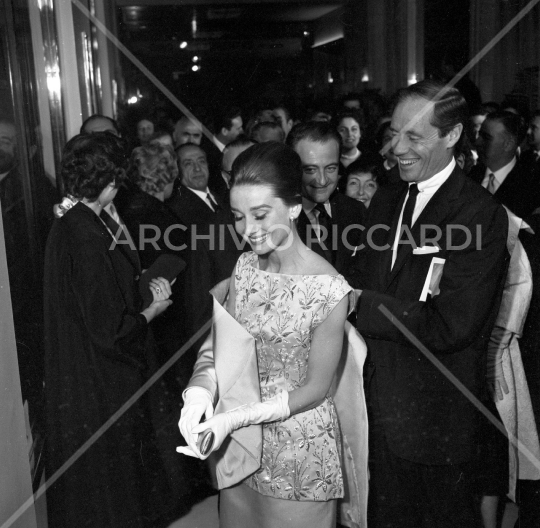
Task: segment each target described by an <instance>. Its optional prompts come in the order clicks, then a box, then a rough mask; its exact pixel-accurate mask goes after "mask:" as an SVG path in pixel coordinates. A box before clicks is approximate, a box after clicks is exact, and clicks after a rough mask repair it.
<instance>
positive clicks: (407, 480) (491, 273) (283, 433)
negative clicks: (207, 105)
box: [0, 81, 540, 528]
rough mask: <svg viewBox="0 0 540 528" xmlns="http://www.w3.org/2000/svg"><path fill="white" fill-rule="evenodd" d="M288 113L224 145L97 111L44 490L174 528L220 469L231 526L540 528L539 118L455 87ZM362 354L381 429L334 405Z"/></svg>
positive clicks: (73, 167) (426, 85)
mask: <svg viewBox="0 0 540 528" xmlns="http://www.w3.org/2000/svg"><path fill="white" fill-rule="evenodd" d="M368 95H369V94H368ZM375 103H377V104H375ZM265 106H266V107H265V108H259V109H258V110H257V111H256V112H254V113H253V115H252V116H245V115H244V114H243V113H242V111H241V109H240V108H230V109H226V110H225V111H223V112H220V115H218V116H216V117H215V119H214V120H213V127H211V128H212V132H213V134H212V135H208V134H207V133H206V128H205V127H203V126H202V124H201V123H200V122H199V121H198V120H197V119H195V118H194V117H193V116H192V115H191V114H190V115H189V116H187V115H182V116H180V117H179V118H178V119H176V121H174V120H172V119H171V118H170V117H169V116H167V115H165V116H164V115H160V118H159V119H154V116H152V115H145V116H144V117H143V118H141V119H140V120H139V121H138V122H137V124H136V127H135V129H134V130H133V133H132V134H126V133H125V131H123V130H122V129H121V128H120V127H119V125H118V124H117V123H116V121H115V120H113V119H112V118H110V117H106V116H103V115H93V116H91V117H89V118H88V119H86V120H85V121H84V123H83V124H82V126H81V130H80V134H78V135H77V136H75V137H74V138H72V139H71V140H70V141H69V142H68V143H67V145H66V147H65V150H64V155H63V159H62V167H61V178H62V182H63V189H64V194H65V196H64V197H63V200H62V201H61V203H60V204H58V206H57V207H56V208H55V215H56V217H57V218H56V220H55V221H54V223H53V226H52V229H51V231H50V234H49V237H48V242H47V250H46V256H45V275H44V281H45V282H44V293H45V310H44V315H45V326H44V328H45V395H46V413H47V431H48V450H47V458H46V463H47V476H48V477H51V476H52V475H55V473H56V472H57V471H59V470H62V468H63V466H64V464H65V463H66V462H67V461H68V460H70V458H71V457H73V456H74V455H75V456H76V459H75V460H74V461H73V465H71V466H70V467H69V469H67V471H66V472H65V474H63V475H62V476H61V477H60V478H59V479H58V481H56V482H55V483H54V484H53V485H52V486H51V487H50V488H49V489H48V491H47V504H48V509H49V524H50V525H51V526H55V527H64V526H65V527H71V526H79V525H82V526H96V527H98V526H99V527H105V526H111V527H113V526H114V527H119V526H126V527H127V526H129V527H139V526H140V527H150V526H152V527H154V526H167V523H169V522H170V521H171V520H172V519H174V518H175V516H179V515H180V514H182V513H183V512H184V511H185V509H186V508H188V507H189V506H190V505H191V504H192V503H193V501H194V500H196V497H201V496H204V495H205V494H208V493H212V489H213V486H216V482H215V480H214V483H213V484H212V477H211V476H210V469H209V468H213V471H215V467H216V464H217V465H218V473H219V472H220V471H221V472H222V473H224V474H227V478H226V479H225V477H223V480H222V481H221V483H220V479H219V478H218V482H217V486H218V487H219V488H220V489H221V492H220V519H221V520H220V525H221V526H224V527H227V528H228V527H244V526H246V527H247V526H261V527H282V526H294V527H303V526H306V527H308V526H309V527H312V526H318V527H326V526H327V527H331V526H335V525H336V523H342V524H343V525H346V526H369V527H371V528H383V527H384V528H389V527H394V526H395V527H400V528H402V527H411V528H413V527H414V528H418V527H428V526H429V527H430V528H431V527H438V528H439V527H440V528H442V527H463V528H465V527H467V528H469V527H472V526H477V525H481V526H484V528H496V526H497V522H498V520H497V519H498V517H499V521H500V516H501V514H500V510H501V508H502V507H503V506H504V500H501V499H502V498H504V497H505V496H507V495H508V496H509V497H510V498H511V499H512V500H514V501H516V502H517V503H518V504H519V507H520V513H519V515H520V517H519V519H520V526H521V527H523V528H527V527H529V526H536V523H537V519H538V518H539V517H538V516H539V515H540V506H539V504H540V486H539V485H538V484H539V483H540V460H539V457H540V446H539V442H538V432H537V424H538V419H539V416H540V415H539V411H540V384H539V379H540V363H539V361H538V357H539V354H538V346H539V342H540V341H539V339H540V324H539V322H538V321H539V317H538V313H539V312H538V311H539V306H540V304H539V294H540V277H539V273H540V253H539V249H538V248H539V247H540V244H539V238H538V237H539V230H540V112H535V113H534V114H532V115H531V116H528V115H524V113H523V112H522V111H521V113H520V111H519V110H520V109H517V108H513V107H510V106H508V105H506V106H504V105H498V104H495V103H488V104H484V105H481V106H478V107H472V108H470V109H469V108H468V106H467V103H466V101H465V99H464V98H463V96H462V95H461V94H460V92H459V91H458V90H457V89H455V88H449V87H446V86H445V85H443V84H440V83H438V82H435V81H421V82H419V83H417V84H415V85H412V86H409V87H408V88H404V89H402V90H400V91H399V92H398V93H397V94H396V95H395V96H394V97H393V98H392V104H391V105H390V104H389V105H384V104H383V103H382V102H381V101H379V100H378V99H377V100H376V101H375V102H374V100H373V97H371V96H366V95H365V94H349V95H348V96H346V97H344V98H342V99H341V100H340V101H339V104H337V105H336V107H335V108H330V107H325V108H315V107H314V108H311V109H310V111H309V112H307V113H306V116H305V119H297V116H296V115H293V114H292V113H291V112H290V111H289V109H288V108H287V107H286V106H284V105H282V104H277V103H276V104H274V105H265ZM2 126H3V125H2V123H0V130H1V127H2ZM1 183H2V182H0V184H1ZM210 292H211V293H212V294H213V295H211V294H210ZM216 303H218V304H222V305H223V306H224V308H225V311H226V312H227V313H228V315H229V316H231V319H230V321H229V323H228V326H229V330H230V331H231V332H233V331H234V332H236V334H231V335H235V336H237V339H238V350H236V348H235V347H234V346H231V344H230V343H229V344H228V345H227V344H226V343H224V342H223V338H221V340H220V334H219V333H217V330H216V324H217V323H216V322H215V318H216V310H217V309H218V308H217V307H216ZM213 318H214V329H213V330H211V323H212V320H213ZM351 325H352V326H351ZM353 327H354V328H353ZM212 335H213V338H212ZM359 336H361V337H359ZM235 339H236V338H235ZM344 339H345V344H346V345H347V343H348V345H347V346H348V352H346V350H347V346H345V348H344ZM241 343H243V344H244V345H241ZM242 346H245V347H247V348H246V350H248V349H249V350H252V351H253V354H254V356H253V357H252V360H253V359H254V360H255V365H256V368H255V370H254V372H255V374H254V376H255V378H254V377H253V375H249V374H248V373H247V371H248V370H249V369H247V368H246V369H245V370H242V369H241V370H242V373H241V374H239V375H238V378H239V380H240V381H238V380H235V382H236V383H242V384H243V385H242V387H244V389H243V391H244V394H242V391H240V393H239V394H240V396H239V398H238V399H236V400H235V399H231V398H230V395H229V399H228V400H227V401H226V402H225V399H226V396H227V394H228V393H227V391H228V389H227V390H226V389H225V387H229V386H232V384H231V383H230V382H225V381H224V380H225V379H227V376H230V371H232V370H233V369H234V368H236V367H235V366H236V364H237V362H238V357H235V354H240V350H241V349H242ZM249 347H251V348H249ZM221 350H223V351H221ZM248 352H249V351H248ZM248 352H246V354H247V355H246V358H247V357H250V356H249V353H248ZM242 353H243V352H242ZM346 353H348V354H350V355H351V357H356V358H357V361H358V363H359V364H362V363H363V362H364V359H365V364H364V366H363V373H362V372H359V374H358V383H360V385H361V386H362V383H363V384H364V385H363V386H364V389H365V393H364V390H360V391H353V390H352V389H351V394H350V399H351V400H355V403H356V404H358V405H359V408H360V409H362V408H365V409H366V410H367V419H368V422H369V428H368V427H367V425H366V423H365V422H364V421H362V417H361V415H358V416H351V414H352V413H350V412H349V413H348V412H347V411H346V410H345V411H342V410H341V408H340V404H339V403H337V400H336V403H334V399H333V396H332V395H333V392H332V391H333V390H334V388H335V385H336V384H337V385H339V383H340V381H339V380H340V379H342V377H343V369H341V368H340V361H343V356H344V355H345V354H346ZM220 354H221V355H220ZM366 355H367V358H366ZM246 364H249V361H247V360H246ZM228 371H229V372H228ZM192 374H193V376H192ZM252 374H253V372H252ZM149 380H150V381H149ZM336 380H337V381H336ZM249 387H251V389H252V390H250V389H249ZM333 387H334V388H333ZM242 395H243V399H242ZM364 398H365V400H364ZM231 400H232V401H231ZM364 401H365V403H364ZM351 405H353V404H352V403H351ZM180 408H181V409H182V410H181V417H180ZM351 408H352V407H351ZM479 408H481V409H487V410H488V411H489V412H488V413H487V414H488V415H489V416H490V417H493V418H494V420H490V418H488V417H486V416H485V415H484V414H483V413H482V412H481V411H480V410H479ZM205 418H206V421H205V422H204V423H200V422H201V420H204V419H205ZM179 419H180V422H179V430H178V427H177V425H176V422H178V420H179ZM350 422H354V426H356V427H357V429H349V427H350V425H349V423H350ZM359 424H360V425H359ZM512 424H514V425H512ZM350 430H361V431H364V433H365V435H366V445H365V446H364V445H363V444H359V445H362V449H361V451H363V452H364V454H365V457H366V458H365V460H364V459H363V458H361V457H360V459H359V460H360V462H359V463H358V464H357V465H359V466H362V464H364V465H366V464H367V465H368V467H369V475H370V477H369V486H368V485H367V484H366V485H363V486H361V489H356V488H354V486H352V485H351V484H350V482H351V481H352V482H363V481H362V480H361V479H359V478H357V475H356V476H354V475H353V476H351V474H350V470H349V469H347V468H346V464H345V462H344V459H345V458H347V457H348V455H349V451H348V450H349V449H350V445H349V442H350V441H352V440H351V438H352V437H351V438H349V436H347V435H348V434H349V433H348V431H350ZM504 430H506V431H507V436H508V434H509V435H510V441H509V440H508V438H507V437H505V435H504V433H503V432H501V431H504ZM343 431H345V432H343ZM368 431H369V435H368ZM180 433H181V434H180ZM208 433H210V434H208ZM342 433H343V434H342ZM362 434H363V433H362ZM362 434H360V435H359V437H358V438H360V437H361V436H362ZM242 435H244V436H242ZM249 435H251V439H250V441H251V442H254V444H250V445H254V446H255V447H254V448H253V449H251V450H249V449H247V448H245V449H244V450H243V451H242V453H243V455H242V456H243V458H242V457H239V456H237V454H238V451H235V452H234V456H232V451H231V450H234V449H235V447H234V444H235V443H237V444H242V442H243V441H244V439H245V438H246V436H249ZM367 435H368V436H367ZM203 436H204V437H206V441H207V442H206V445H204V449H203V447H202V446H203V444H201V439H202V437H203ZM516 437H517V439H518V440H519V442H520V446H524V447H525V449H522V448H521V447H520V448H519V449H518V448H516V444H515V442H514V441H513V439H514V438H516ZM246 441H247V440H246ZM355 441H357V442H360V440H358V439H356V440H355ZM367 442H369V449H368V445H367ZM177 446H180V447H179V448H178V453H177V452H176V447H177ZM353 451H354V448H353ZM211 452H215V453H214V455H213V459H214V462H213V463H211V464H208V463H207V462H205V459H206V458H207V456H208V455H209V454H210V453H211ZM179 453H180V454H179ZM245 453H248V454H249V453H252V455H251V456H252V457H253V460H255V462H253V460H251V459H250V457H248V456H246V455H245ZM253 453H254V455H253ZM368 458H369V462H368V463H367V462H366V460H367V459H368ZM210 460H212V459H210ZM220 464H221V465H220ZM227 464H230V465H227ZM253 464H255V465H253ZM224 465H225V466H226V468H224V467H223V466H224ZM353 466H354V464H353ZM248 468H249V470H248ZM363 469H365V471H363ZM354 471H356V472H358V473H359V474H361V475H364V474H367V467H366V468H362V467H355V470H354ZM351 479H352V480H351ZM223 482H226V484H223ZM351 494H355V495H358V496H357V497H354V500H353V502H354V501H355V500H356V503H355V504H357V505H358V504H360V506H358V507H357V508H356V509H355V508H351V509H350V510H351V511H352V512H353V513H350V512H349V514H348V515H349V517H347V515H345V514H344V513H343V510H341V514H340V515H338V514H337V513H336V512H338V511H339V502H338V501H340V500H350V499H351V497H350V495H351ZM366 505H367V507H366ZM502 509H503V508H502ZM498 510H499V514H498V513H497V512H498ZM355 523H356V524H355ZM479 523H480V524H479ZM482 523H483V524H482Z"/></svg>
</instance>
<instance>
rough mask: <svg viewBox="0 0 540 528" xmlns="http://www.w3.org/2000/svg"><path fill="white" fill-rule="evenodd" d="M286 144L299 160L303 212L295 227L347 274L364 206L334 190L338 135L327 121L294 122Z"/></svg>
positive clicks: (357, 239)
mask: <svg viewBox="0 0 540 528" xmlns="http://www.w3.org/2000/svg"><path fill="white" fill-rule="evenodd" d="M287 144H288V145H289V146H290V147H292V148H293V149H294V150H295V151H296V152H297V153H298V155H299V156H300V159H301V160H302V169H303V175H302V212H301V213H300V216H299V218H298V223H297V229H298V233H299V235H300V237H301V238H302V240H303V242H304V243H305V244H306V245H307V246H308V247H309V248H310V249H312V250H313V251H315V252H316V253H318V254H319V255H321V256H323V257H324V258H325V259H326V260H328V262H330V263H331V264H332V265H333V266H334V267H335V268H336V269H337V270H338V272H339V273H342V274H346V273H347V270H348V268H349V265H350V261H351V258H352V256H353V254H354V252H355V248H356V247H357V246H358V245H359V244H360V239H361V228H362V226H363V224H364V216H365V213H366V208H365V207H364V204H363V203H362V202H358V201H357V200H354V199H353V198H349V197H348V196H345V195H344V194H342V193H340V192H338V191H337V185H338V181H339V177H340V176H339V173H338V166H339V145H340V137H339V135H338V133H337V132H336V131H335V129H334V127H333V126H332V125H330V124H329V123H325V122H320V121H310V122H307V123H300V124H298V125H295V126H294V127H293V128H292V129H291V131H290V132H289V135H288V136H287Z"/></svg>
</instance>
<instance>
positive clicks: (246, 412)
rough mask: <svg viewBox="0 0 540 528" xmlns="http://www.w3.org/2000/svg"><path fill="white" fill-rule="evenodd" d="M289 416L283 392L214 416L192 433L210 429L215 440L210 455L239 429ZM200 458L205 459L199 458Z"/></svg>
mask: <svg viewBox="0 0 540 528" xmlns="http://www.w3.org/2000/svg"><path fill="white" fill-rule="evenodd" d="M290 414H291V411H290V409H289V393H288V392H287V391H285V390H284V391H281V392H279V393H278V394H276V395H275V396H274V397H273V398H270V399H269V400H266V401H265V402H256V403H249V404H247V405H242V406H241V407H237V408H236V409H231V410H230V411H227V412H224V413H219V414H216V415H215V416H214V417H213V418H211V419H209V420H207V421H206V422H204V423H201V424H199V425H197V427H195V428H194V429H193V433H202V432H203V431H205V430H206V429H212V431H213V432H214V435H215V439H214V444H213V446H212V449H211V450H210V451H209V453H208V454H210V453H211V452H212V451H216V450H218V449H219V448H220V447H221V444H223V441H224V440H225V438H227V436H229V435H230V434H231V433H232V432H233V431H236V430H237V429H240V427H246V426H248V425H253V424H260V423H263V422H275V421H278V420H285V419H287V418H288V417H289V416H290ZM200 458H206V457H204V456H200Z"/></svg>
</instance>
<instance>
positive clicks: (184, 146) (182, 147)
mask: <svg viewBox="0 0 540 528" xmlns="http://www.w3.org/2000/svg"><path fill="white" fill-rule="evenodd" d="M191 147H195V148H198V149H199V150H200V151H201V152H204V155H205V156H207V154H206V151H205V150H204V149H203V148H202V147H201V146H200V145H197V144H196V143H182V144H181V145H178V146H177V147H176V148H175V149H174V152H176V159H177V160H180V153H181V152H182V151H183V150H186V149H187V148H191Z"/></svg>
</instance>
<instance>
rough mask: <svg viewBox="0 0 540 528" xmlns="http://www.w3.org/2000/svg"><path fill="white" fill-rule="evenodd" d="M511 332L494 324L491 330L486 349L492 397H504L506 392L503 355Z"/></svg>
mask: <svg viewBox="0 0 540 528" xmlns="http://www.w3.org/2000/svg"><path fill="white" fill-rule="evenodd" d="M512 336H513V333H512V332H510V331H509V330H506V329H505V328H501V327H498V326H496V327H495V328H493V331H492V332H491V337H490V340H489V343H488V350H487V372H486V377H487V383H488V388H489V391H490V393H491V396H492V398H493V399H494V400H495V401H497V400H502V399H504V395H505V394H508V392H509V390H508V384H507V383H506V380H505V379H504V371H503V355H504V353H505V351H506V352H507V353H508V349H509V346H510V341H511V340H512Z"/></svg>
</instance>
